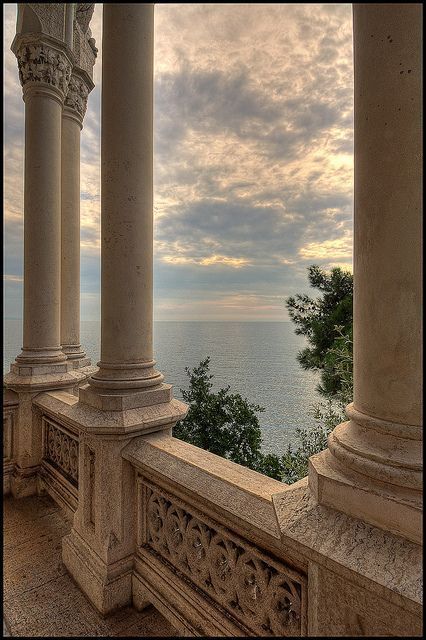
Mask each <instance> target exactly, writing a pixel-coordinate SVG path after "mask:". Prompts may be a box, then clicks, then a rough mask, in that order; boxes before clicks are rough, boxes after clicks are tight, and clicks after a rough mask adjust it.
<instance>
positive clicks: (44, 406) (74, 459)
mask: <svg viewBox="0 0 426 640" xmlns="http://www.w3.org/2000/svg"><path fill="white" fill-rule="evenodd" d="M59 398H60V400H59ZM76 402H78V398H77V397H76V396H74V395H72V394H70V393H67V392H65V391H57V392H54V391H53V392H49V393H43V394H40V395H39V396H37V397H36V398H35V399H34V400H33V405H34V410H35V412H36V414H37V418H36V419H37V420H39V421H40V426H41V439H42V454H41V465H40V470H39V484H40V488H41V489H42V490H45V491H47V493H49V495H51V497H52V498H53V499H54V500H55V501H56V502H58V504H59V505H60V506H61V507H63V508H64V510H65V513H66V514H68V516H69V517H72V516H73V514H74V513H75V511H76V509H77V504H78V468H79V430H78V428H77V427H76V426H75V424H71V423H69V422H68V421H67V420H66V419H64V416H63V415H61V414H60V413H59V412H58V411H57V410H56V407H57V405H58V406H61V405H63V404H65V406H69V405H73V404H75V403H76Z"/></svg>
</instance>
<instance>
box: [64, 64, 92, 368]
mask: <svg viewBox="0 0 426 640" xmlns="http://www.w3.org/2000/svg"><path fill="white" fill-rule="evenodd" d="M92 87H93V83H90V84H89V83H88V79H87V78H86V79H83V77H81V76H80V75H79V74H77V72H76V71H74V72H73V74H72V76H71V80H70V85H69V88H68V93H67V96H66V98H65V104H64V109H63V113H62V203H61V211H62V231H61V258H62V259H61V290H62V291H61V344H62V350H63V352H64V353H65V355H66V356H67V358H68V360H69V361H70V362H72V363H73V364H74V366H75V367H85V366H87V365H89V364H90V359H89V358H87V357H86V353H85V352H84V350H83V349H82V347H81V344H80V131H81V129H82V128H83V118H84V114H85V112H86V106H87V97H88V94H89V91H90V90H91V89H92Z"/></svg>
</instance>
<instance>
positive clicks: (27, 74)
mask: <svg viewBox="0 0 426 640" xmlns="http://www.w3.org/2000/svg"><path fill="white" fill-rule="evenodd" d="M16 57H17V59H18V68H19V79H20V81H21V85H22V86H23V87H24V88H25V86H26V85H27V83H29V82H40V83H45V84H48V85H50V86H52V87H55V88H56V89H58V90H59V91H61V92H62V93H63V94H65V93H66V92H67V89H68V84H69V81H70V78H71V63H70V62H69V60H68V59H67V58H66V56H65V55H64V54H63V53H61V52H60V51H58V50H56V49H53V48H52V47H50V46H48V45H46V44H45V43H37V44H23V45H22V46H21V47H20V48H19V50H18V51H17V53H16Z"/></svg>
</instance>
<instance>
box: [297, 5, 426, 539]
mask: <svg viewBox="0 0 426 640" xmlns="http://www.w3.org/2000/svg"><path fill="white" fill-rule="evenodd" d="M353 13H354V66H355V219H354V283H355V284H354V401H353V404H351V405H349V406H348V408H347V415H348V418H349V422H346V423H343V424H341V425H339V426H338V427H336V429H335V430H334V431H333V433H332V434H331V435H330V437H329V449H328V450H327V452H323V453H322V454H319V455H318V456H314V457H313V458H311V468H310V475H309V481H310V486H311V488H312V489H313V491H314V493H315V494H316V497H317V499H318V500H319V501H320V502H321V503H323V504H328V505H329V506H332V507H334V508H337V509H339V510H341V511H344V512H346V513H348V514H350V515H354V516H357V517H359V518H361V519H364V520H366V521H367V522H370V523H372V524H375V525H377V526H379V527H381V528H383V529H387V530H389V531H392V532H393V533H397V534H398V535H402V536H405V537H407V538H409V539H410V540H413V541H414V542H419V541H420V540H421V524H422V523H421V502H422V479H421V478H422V418H421V397H422V393H421V392H422V389H421V377H422V363H421V350H422V340H421V309H422V282H421V237H422V204H421V199H422V188H421V183H422V168H421V167H422V142H421V133H422V122H421V101H422V81H421V73H422V66H421V41H422V28H421V17H422V16H421V13H422V8H421V5H419V4H384V5H383V4H355V5H354V6H353Z"/></svg>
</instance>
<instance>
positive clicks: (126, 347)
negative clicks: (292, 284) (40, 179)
mask: <svg viewBox="0 0 426 640" xmlns="http://www.w3.org/2000/svg"><path fill="white" fill-rule="evenodd" d="M153 37H154V6H153V4H121V3H120V4H106V5H104V18H103V50H102V51H103V54H102V55H103V59H102V127H101V132H102V145H101V189H102V203H101V205H102V208H101V236H102V240H101V256H102V257H101V264H102V269H101V270H102V283H101V294H102V302H101V322H102V328H101V361H100V362H99V363H98V365H99V371H98V372H97V373H95V374H94V375H93V376H92V377H91V378H89V385H90V389H89V392H86V391H85V390H84V389H83V391H82V393H81V394H80V400H82V401H84V402H89V403H90V402H92V400H90V399H89V396H92V397H93V394H98V395H104V394H110V395H119V394H120V393H126V394H127V395H126V397H128V392H129V391H132V392H133V393H134V394H135V395H134V402H135V406H138V402H139V401H138V400H136V398H137V397H139V396H140V394H141V393H143V392H144V391H146V390H152V389H158V388H159V386H160V385H161V382H162V380H163V375H162V374H161V373H159V372H157V371H156V370H155V369H154V365H155V362H154V360H153V345H152V323H153V319H152V317H153V308H152V295H153V294H152V286H153V284H152V269H153V265H152V263H153V155H152V154H153V54H154V48H153V47H154V41H153ZM138 394H139V396H138ZM151 396H152V397H153V398H154V395H152V394H151ZM169 399H170V395H169V394H168V395H167V397H166V396H165V397H164V398H160V397H159V398H158V399H157V401H160V400H161V401H168V400H169ZM140 402H141V403H142V404H144V403H146V399H145V400H142V399H141V400H140ZM107 406H108V408H111V403H110V402H109V403H108V404H107ZM117 408H122V405H121V404H119V405H117Z"/></svg>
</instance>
